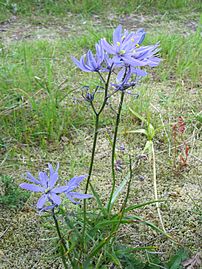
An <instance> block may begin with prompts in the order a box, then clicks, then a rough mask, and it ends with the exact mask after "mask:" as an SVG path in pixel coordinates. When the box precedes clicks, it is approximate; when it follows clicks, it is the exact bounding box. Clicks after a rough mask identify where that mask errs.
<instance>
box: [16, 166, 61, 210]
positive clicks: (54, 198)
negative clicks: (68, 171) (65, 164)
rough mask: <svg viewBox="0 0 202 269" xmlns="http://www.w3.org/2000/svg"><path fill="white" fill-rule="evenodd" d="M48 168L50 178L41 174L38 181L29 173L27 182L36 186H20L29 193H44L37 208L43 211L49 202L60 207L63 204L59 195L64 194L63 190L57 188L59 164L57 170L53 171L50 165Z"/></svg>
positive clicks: (43, 173)
mask: <svg viewBox="0 0 202 269" xmlns="http://www.w3.org/2000/svg"><path fill="white" fill-rule="evenodd" d="M48 167H49V177H48V175H47V174H46V173H45V172H39V175H38V179H36V178H35V177H33V175H32V174H31V173H29V172H28V173H27V177H26V180H28V181H29V182H31V183H34V184H29V183H22V184H20V185H19V186H20V187H21V188H23V189H26V190H28V191H33V192H40V193H42V196H41V197H40V198H39V200H38V202H37V208H38V209H39V210H40V209H42V208H43V206H44V204H45V203H46V202H48V201H49V202H51V204H53V205H59V204H60V203H61V199H60V197H59V196H58V194H60V193H62V192H63V188H61V187H55V184H56V183H57V180H58V169H59V164H58V165H57V168H56V170H54V169H53V167H52V165H51V164H50V163H49V164H48Z"/></svg>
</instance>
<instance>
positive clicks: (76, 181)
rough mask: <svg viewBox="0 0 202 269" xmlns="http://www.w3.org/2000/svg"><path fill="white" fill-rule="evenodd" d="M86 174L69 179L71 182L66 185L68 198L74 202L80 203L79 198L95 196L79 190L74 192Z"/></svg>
mask: <svg viewBox="0 0 202 269" xmlns="http://www.w3.org/2000/svg"><path fill="white" fill-rule="evenodd" d="M86 177H87V176H86V175H81V176H75V177H73V178H72V179H70V180H69V182H68V183H67V185H66V190H65V191H64V193H65V194H66V196H67V198H68V199H69V200H70V201H71V202H72V203H74V204H79V202H78V201H76V200H74V199H78V200H82V199H87V198H92V197H93V196H92V195H90V194H83V193H79V192H73V190H74V189H76V188H78V187H79V185H80V183H81V182H82V181H83V180H84V179H85V178H86Z"/></svg>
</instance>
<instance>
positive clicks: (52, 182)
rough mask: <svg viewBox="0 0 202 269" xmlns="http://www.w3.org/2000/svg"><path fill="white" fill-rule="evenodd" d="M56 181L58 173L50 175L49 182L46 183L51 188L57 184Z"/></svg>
mask: <svg viewBox="0 0 202 269" xmlns="http://www.w3.org/2000/svg"><path fill="white" fill-rule="evenodd" d="M57 180H58V173H54V174H52V175H50V180H49V182H48V187H49V188H53V187H54V185H55V183H56V182H57Z"/></svg>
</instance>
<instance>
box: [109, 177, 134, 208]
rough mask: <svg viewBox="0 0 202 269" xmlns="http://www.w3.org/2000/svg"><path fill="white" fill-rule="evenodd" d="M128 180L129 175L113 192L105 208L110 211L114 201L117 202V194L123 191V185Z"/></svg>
mask: <svg viewBox="0 0 202 269" xmlns="http://www.w3.org/2000/svg"><path fill="white" fill-rule="evenodd" d="M129 180H130V174H128V175H127V176H126V177H125V179H124V180H123V181H122V182H121V184H120V185H119V187H118V188H117V189H116V190H115V192H114V194H113V196H112V200H111V204H110V205H109V204H108V205H107V208H109V209H112V207H113V205H114V203H115V201H116V200H117V198H118V196H119V194H120V193H121V192H122V191H123V190H124V188H125V185H126V184H127V183H128V181H129Z"/></svg>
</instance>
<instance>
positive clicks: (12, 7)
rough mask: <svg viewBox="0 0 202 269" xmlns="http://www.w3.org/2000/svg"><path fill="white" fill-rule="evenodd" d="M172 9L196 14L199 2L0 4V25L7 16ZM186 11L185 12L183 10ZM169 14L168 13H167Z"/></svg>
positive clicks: (34, 0)
mask: <svg viewBox="0 0 202 269" xmlns="http://www.w3.org/2000/svg"><path fill="white" fill-rule="evenodd" d="M173 9H183V10H184V12H188V10H191V9H192V10H200V9H201V2H200V0H165V1H164V0H130V1H121V2H120V1H118V0H114V1H109V0H104V1H101V0H96V1H95V0H79V1H77V0H76V1H75V0H58V1H53V0H44V1H41V0H15V1H14V0H1V2H0V21H3V20H5V19H6V18H9V16H10V15H22V16H30V15H32V14H36V15H37V14H40V15H41V14H42V13H43V14H48V15H54V16H65V14H66V13H67V12H73V13H82V14H84V15H88V14H92V13H97V14H104V13H108V12H109V10H111V11H113V12H117V13H119V14H122V13H129V14H130V13H131V12H139V11H140V12H146V13H151V11H152V12H155V11H156V10H158V11H160V12H165V11H166V12H169V10H173ZM187 9H188V10H187ZM171 13H172V12H171Z"/></svg>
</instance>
